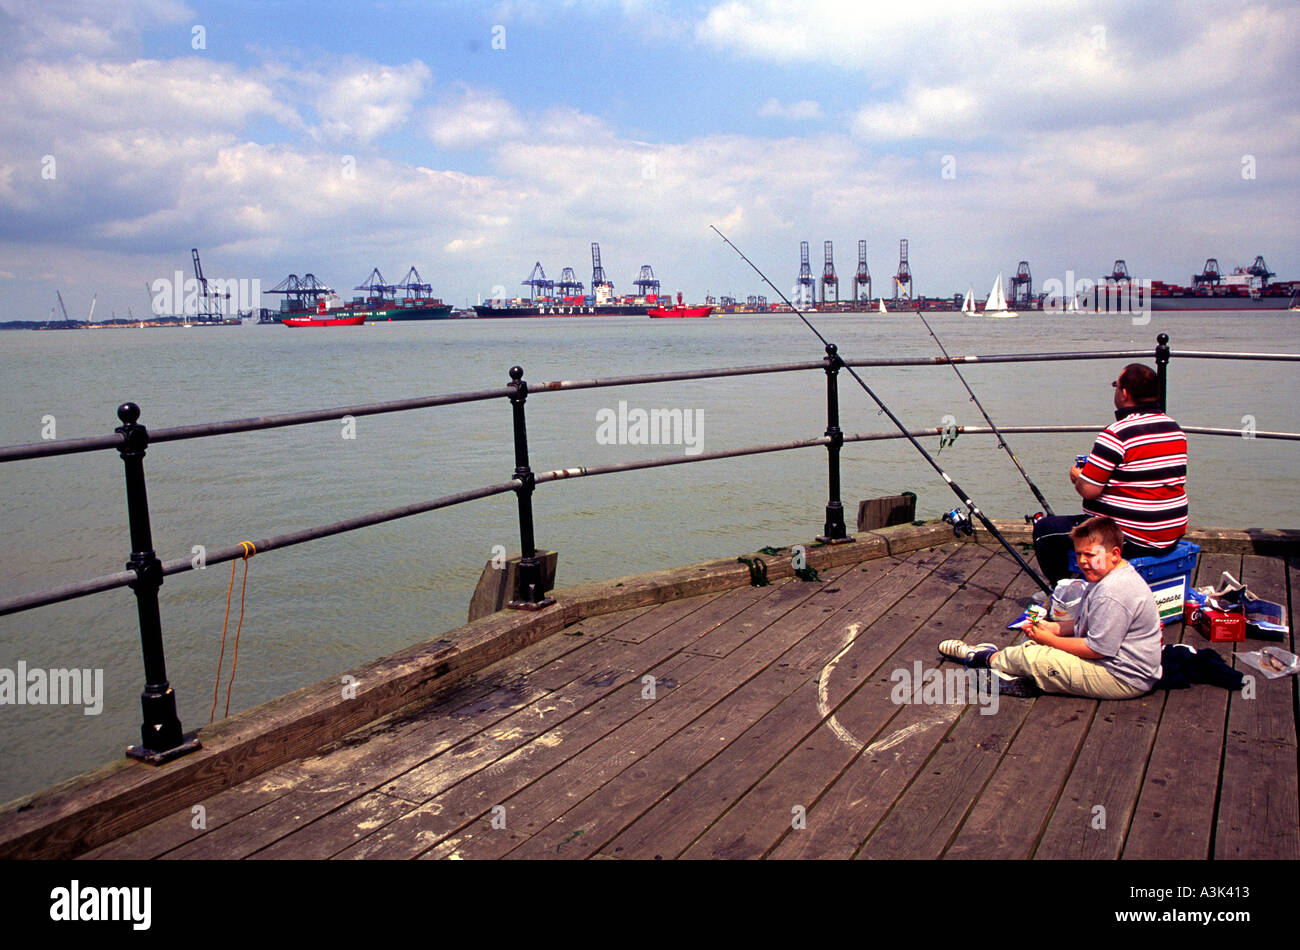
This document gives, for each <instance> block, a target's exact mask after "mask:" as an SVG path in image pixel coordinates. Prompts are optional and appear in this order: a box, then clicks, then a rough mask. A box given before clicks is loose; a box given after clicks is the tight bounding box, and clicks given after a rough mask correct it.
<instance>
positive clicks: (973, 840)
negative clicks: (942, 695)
mask: <svg viewBox="0 0 1300 950" xmlns="http://www.w3.org/2000/svg"><path fill="white" fill-rule="evenodd" d="M1003 701H1004V702H1008V701H1010V702H1015V701H1014V700H1008V699H1005V698H1004V700H1003ZM1020 702H1021V703H1025V702H1032V704H1033V705H1032V707H1031V708H1030V709H1029V711H1028V713H1027V715H1026V717H1025V721H1024V724H1023V725H1022V726H1021V727H1020V731H1019V732H1017V733H1016V737H1015V739H1014V740H1013V741H1012V742H1011V744H1010V746H1009V747H1008V748H1007V752H1006V755H1004V756H1003V757H1002V761H1001V762H999V763H998V765H997V768H996V769H995V770H994V772H993V775H992V777H991V778H990V779H989V781H988V784H987V785H986V786H985V787H984V788H983V790H982V791H981V792H980V793H979V797H978V798H976V800H975V802H974V805H973V807H972V808H971V810H970V813H969V815H968V816H967V817H966V820H965V821H964V822H963V823H962V826H961V829H960V830H959V831H958V832H957V835H956V836H955V837H954V838H953V841H952V844H951V845H949V846H948V849H947V850H946V851H945V852H944V854H943V856H944V857H945V858H963V859H970V858H975V859H980V860H1005V859H1014V860H1019V859H1023V858H1027V857H1029V855H1030V854H1031V853H1032V852H1033V849H1034V844H1035V843H1036V842H1037V841H1038V838H1039V836H1040V835H1041V834H1042V833H1043V829H1044V828H1045V827H1046V825H1047V820H1048V816H1050V815H1051V813H1052V806H1053V805H1054V804H1055V802H1056V799H1057V796H1058V795H1059V794H1060V791H1061V789H1063V788H1064V787H1065V782H1066V779H1067V778H1068V777H1069V774H1070V768H1071V766H1072V765H1073V764H1074V760H1075V756H1077V755H1078V752H1079V749H1080V747H1081V746H1082V745H1083V740H1084V736H1085V735H1086V734H1087V731H1088V727H1089V725H1091V723H1092V716H1093V713H1094V712H1095V711H1096V708H1097V702H1096V700H1092V699H1084V698H1082V697H1079V696H1041V697H1039V698H1038V699H1036V700H1032V701H1027V700H1020Z"/></svg>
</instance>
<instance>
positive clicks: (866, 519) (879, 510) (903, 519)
mask: <svg viewBox="0 0 1300 950" xmlns="http://www.w3.org/2000/svg"><path fill="white" fill-rule="evenodd" d="M915 517H916V495H915V494H913V493H912V492H906V493H904V494H902V495H886V496H885V497H883V498H867V499H864V500H862V501H860V502H858V530H859V531H874V530H876V529H877V528H888V527H892V526H893V525H898V524H909V523H910V522H911V521H912V519H913V518H915Z"/></svg>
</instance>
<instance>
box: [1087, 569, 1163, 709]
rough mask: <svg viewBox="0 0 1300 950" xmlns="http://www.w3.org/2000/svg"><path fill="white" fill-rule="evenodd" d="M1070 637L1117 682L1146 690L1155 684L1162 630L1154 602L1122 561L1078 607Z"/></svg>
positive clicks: (1145, 587) (1161, 643) (1139, 576)
mask: <svg viewBox="0 0 1300 950" xmlns="http://www.w3.org/2000/svg"><path fill="white" fill-rule="evenodd" d="M1075 634H1076V635H1078V636H1082V637H1084V638H1085V639H1086V640H1087V643H1088V646H1089V648H1090V649H1092V651H1093V652H1094V653H1100V654H1101V656H1102V658H1101V659H1100V660H1098V661H1097V662H1099V663H1100V664H1101V665H1102V666H1103V667H1105V668H1106V669H1107V670H1108V671H1109V672H1110V673H1111V675H1113V676H1114V677H1115V678H1116V679H1119V680H1123V681H1124V682H1125V683H1128V684H1130V685H1131V686H1137V687H1141V688H1142V689H1150V688H1151V687H1153V686H1154V685H1155V684H1156V681H1157V680H1159V679H1160V675H1161V670H1160V650H1161V648H1162V647H1163V645H1164V627H1163V625H1162V624H1161V622H1160V612H1159V611H1158V610H1157V609H1156V598H1155V595H1154V594H1152V593H1151V588H1150V587H1148V586H1147V582H1146V581H1144V580H1143V579H1142V575H1141V574H1139V573H1138V572H1137V570H1136V569H1135V568H1134V567H1133V565H1132V564H1130V563H1128V561H1125V562H1124V563H1123V564H1121V565H1120V566H1119V567H1117V568H1115V569H1114V570H1113V571H1111V572H1110V573H1109V574H1107V575H1106V576H1105V577H1103V578H1102V579H1101V580H1099V581H1098V582H1097V583H1095V584H1090V585H1089V586H1088V589H1087V591H1085V592H1084V595H1083V603H1081V604H1080V605H1079V613H1078V617H1077V619H1076V621H1075Z"/></svg>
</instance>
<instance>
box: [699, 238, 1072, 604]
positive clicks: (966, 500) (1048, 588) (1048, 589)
mask: <svg viewBox="0 0 1300 950" xmlns="http://www.w3.org/2000/svg"><path fill="white" fill-rule="evenodd" d="M709 227H710V228H712V229H713V232H714V233H715V234H717V236H718V237H720V238H722V240H723V241H724V242H725V243H726V244H727V246H728V247H730V248H731V249H732V250H733V251H735V252H736V253H737V254H739V255H740V259H741V260H743V261H744V262H745V263H746V264H748V265H749V266H750V267H751V268H753V270H754V273H756V274H758V276H759V277H760V278H762V280H763V283H765V284H767V286H769V287H771V288H772V289H773V290H774V291H776V293H777V296H779V297H780V298H781V300H782V301H784V302H785V304H786V306H788V307H789V308H790V309H791V310H792V311H794V313H795V314H796V315H797V316H798V317H799V319H800V320H802V321H803V322H804V324H805V325H806V326H807V327H808V329H809V330H812V332H813V333H814V334H815V335H816V337H817V339H819V340H821V341H822V345H823V346H825V347H827V353H828V354H830V355H831V358H832V359H835V360H837V361H838V363H839V365H840V366H842V367H843V368H844V369H846V370H848V372H849V375H850V376H852V377H853V378H854V379H855V380H857V383H858V385H859V386H861V387H862V389H863V391H864V392H865V393H866V394H867V395H868V396H870V397H871V399H872V401H873V402H875V404H876V405H877V406H879V407H880V411H881V412H883V413H884V414H885V415H887V416H888V417H889V419H890V421H891V422H893V423H894V425H895V426H897V427H898V430H899V431H900V432H902V433H903V435H904V436H905V437H906V438H907V440H908V441H909V442H911V443H912V446H913V448H915V449H916V450H917V451H918V452H920V453H921V456H922V457H923V458H924V459H925V460H926V461H927V462H929V463H930V467H931V468H933V469H934V470H935V471H936V472H938V473H939V476H940V477H941V478H942V479H943V480H944V482H946V483H947V485H948V487H949V488H951V489H952V490H953V493H954V494H955V495H956V496H957V497H958V498H960V499H961V502H962V504H964V505H965V506H966V507H967V508H968V509H969V510H970V513H971V514H972V515H974V516H975V517H976V518H978V519H979V520H980V523H981V524H983V525H984V527H985V528H987V529H988V532H989V534H991V535H993V537H994V538H996V539H997V540H998V541H999V542H1000V543H1001V544H1002V546H1003V547H1004V548H1006V549H1007V553H1008V554H1010V555H1011V556H1012V558H1014V559H1015V561H1016V563H1017V564H1019V565H1020V567H1021V568H1022V569H1023V570H1024V571H1025V573H1026V574H1028V575H1029V576H1030V577H1031V578H1032V579H1033V581H1034V583H1036V584H1037V585H1038V586H1039V587H1041V588H1042V589H1043V591H1044V593H1046V594H1047V595H1048V596H1049V597H1050V596H1051V595H1052V585H1051V584H1049V583H1048V582H1047V581H1046V580H1044V579H1043V577H1042V575H1040V574H1039V573H1038V572H1037V571H1035V570H1034V569H1033V568H1032V567H1030V566H1029V563H1028V562H1027V561H1026V560H1025V559H1024V558H1023V557H1021V555H1020V552H1019V551H1017V550H1016V549H1015V548H1014V547H1012V546H1011V543H1010V542H1009V541H1007V539H1006V538H1004V537H1003V536H1002V532H1000V531H998V529H997V528H996V527H994V525H993V522H992V521H990V520H989V519H988V517H987V516H986V515H985V514H984V512H983V511H981V510H980V508H979V506H978V505H976V504H975V502H973V501H972V500H971V498H970V496H969V495H967V494H966V492H964V491H963V490H962V488H961V486H960V485H958V484H957V483H956V482H955V481H953V479H952V476H951V475H949V474H948V473H947V472H945V471H944V470H943V469H942V468H941V467H940V466H939V463H938V462H936V461H935V460H934V456H932V455H931V454H930V453H929V452H927V451H926V450H925V447H924V446H923V445H921V443H920V442H918V441H917V440H916V438H915V437H914V436H913V435H912V434H911V433H910V432H908V431H907V427H906V426H905V425H903V423H902V421H901V420H899V418H898V417H897V416H896V415H894V413H893V412H891V411H890V409H889V407H888V406H886V405H885V403H884V401H883V400H881V398H880V397H879V396H877V395H876V394H875V393H874V392H873V391H872V389H871V387H870V386H868V385H867V384H866V382H865V381H864V380H863V378H862V377H861V376H859V375H858V374H857V372H856V371H855V370H854V369H853V367H852V366H849V365H848V363H846V362H844V360H843V359H842V358H841V357H839V356H838V354H837V352H836V350H835V348H834V347H833V346H832V344H831V343H830V342H829V341H827V339H826V337H824V336H822V334H821V332H820V331H819V330H818V329H817V328H816V327H815V326H813V325H812V323H811V322H809V320H808V318H807V317H805V316H804V315H803V313H802V311H800V310H799V308H798V307H796V306H795V305H794V304H792V303H791V302H790V299H789V298H788V297H786V295H785V294H784V293H782V292H781V288H779V287H777V286H776V284H774V283H772V282H771V281H770V280H768V279H767V275H766V274H764V273H763V272H762V271H761V270H759V269H758V265H756V264H755V263H754V262H753V261H751V260H750V259H749V258H748V257H746V256H745V254H744V252H743V251H741V249H740V248H738V247H736V245H734V244H732V243H731V241H730V240H729V239H728V238H727V236H726V235H725V234H723V233H722V232H721V231H719V230H718V229H717V228H716V227H715V226H714V225H709Z"/></svg>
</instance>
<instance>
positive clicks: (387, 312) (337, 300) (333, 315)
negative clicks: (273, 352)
mask: <svg viewBox="0 0 1300 950" xmlns="http://www.w3.org/2000/svg"><path fill="white" fill-rule="evenodd" d="M353 289H354V290H361V291H365V294H364V295H363V296H358V297H353V298H352V299H351V300H348V301H344V300H343V299H342V298H341V297H339V295H338V294H336V293H335V292H334V290H333V288H330V287H327V286H325V285H324V284H322V283H320V282H319V281H318V280H317V279H316V276H315V275H314V274H306V275H304V276H303V277H301V278H299V277H298V275H297V274H290V275H289V276H288V277H286V278H285V279H284V280H282V281H280V283H278V284H276V285H275V286H274V287H272V288H271V289H270V290H268V291H265V293H271V294H284V295H285V296H284V299H283V300H281V301H280V309H279V311H278V312H276V313H274V318H273V320H272V321H271V322H275V323H283V322H284V321H285V320H298V321H306V320H314V321H318V322H319V321H320V320H321V318H322V316H323V315H326V314H327V315H328V316H329V318H330V319H331V320H337V319H345V318H351V317H360V318H361V320H360V321H357V322H362V323H390V322H394V321H403V320H446V319H449V318H450V317H451V304H449V303H444V302H443V301H442V300H440V299H439V298H437V297H434V296H431V295H432V293H433V287H432V285H430V284H427V283H425V282H424V281H423V280H421V278H420V273H419V271H417V270H416V269H415V268H414V267H412V268H411V269H410V270H409V271H407V273H406V278H405V279H404V280H403V281H402V282H401V283H400V284H389V283H386V282H385V281H384V277H383V275H382V274H380V273H379V268H377V267H376V268H374V269H373V270H371V272H370V276H369V277H367V278H366V281H365V282H364V283H361V284H358V285H357V286H356V287H355V288H353ZM398 291H403V293H402V295H400V296H399V295H398ZM322 305H323V306H324V309H323V310H322Z"/></svg>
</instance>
